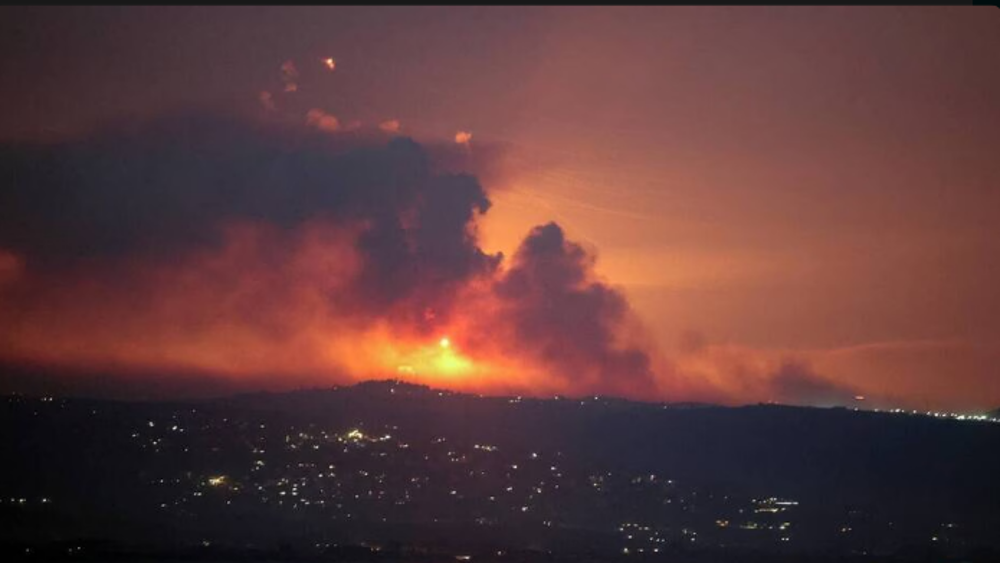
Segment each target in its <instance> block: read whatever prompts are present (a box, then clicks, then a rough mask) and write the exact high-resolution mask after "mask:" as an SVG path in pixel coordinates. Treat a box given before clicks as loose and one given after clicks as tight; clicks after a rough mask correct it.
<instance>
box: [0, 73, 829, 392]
mask: <svg viewBox="0 0 1000 563" xmlns="http://www.w3.org/2000/svg"><path fill="white" fill-rule="evenodd" d="M293 70H294V68H291V67H289V68H288V69H286V71H285V74H286V75H287V76H289V77H291V76H292V71H293ZM289 80H291V78H289ZM290 83H291V82H290ZM268 99H269V100H270V97H268ZM324 116H325V114H324ZM319 117H323V116H319ZM331 123H332V122H331ZM398 131H399V127H398V123H395V124H394V126H392V127H387V126H385V124H383V126H382V127H381V128H379V127H375V128H373V130H372V131H367V132H365V131H363V130H362V131H360V132H359V131H354V132H348V131H347V128H341V127H339V125H338V126H337V127H332V126H330V127H323V126H321V122H320V121H317V120H316V119H314V120H313V123H307V122H305V121H302V120H298V121H296V122H294V123H292V122H285V121H281V122H278V121H270V122H262V121H259V120H254V119H247V118H243V117H238V116H233V115H219V114H217V113H199V114H186V115H173V116H167V117H163V118H160V119H156V120H153V121H150V122H143V123H140V124H132V125H130V126H126V127H118V128H116V129H114V130H108V131H104V132H101V133H98V134H94V135H92V136H89V137H87V138H83V139H78V140H73V141H67V142H64V143H62V144H58V145H45V146H23V145H13V146H6V147H0V182H2V184H0V362H8V363H19V364H30V365H35V366H43V367H48V368H52V369H54V370H65V369H67V368H80V369H83V370H89V371H90V372H94V371H97V372H101V371H102V370H103V371H106V372H113V373H118V374H129V375H128V377H129V378H131V379H133V380H135V379H136V378H140V379H141V377H143V376H142V374H143V373H147V374H156V375H155V378H156V380H157V381H163V378H164V374H168V373H172V372H173V373H177V374H178V376H177V377H178V379H182V376H183V378H186V379H185V380H190V379H191V378H195V379H197V378H198V377H202V376H205V377H209V376H211V377H216V378H222V380H223V381H225V382H226V384H227V385H228V387H226V388H231V387H232V384H233V383H236V384H237V386H238V384H239V383H241V382H242V383H244V384H245V385H247V386H248V387H249V386H254V387H260V386H264V387H270V388H275V389H280V388H287V387H291V386H295V385H298V384H302V383H304V382H308V383H311V384H334V383H347V382H351V381H355V380H359V379H366V378H371V377H402V378H407V379H414V380H417V381H420V382H424V383H430V384H433V385H440V386H446V387H451V388H458V389H467V390H477V391H496V392H517V393H535V394H543V393H544V394H550V393H553V392H556V393H564V394H571V395H579V394H595V393H601V394H614V395H624V396H629V397H636V398H650V399H652V398H658V399H689V398H695V397H698V398H711V399H725V398H726V397H725V393H726V392H732V393H731V396H730V397H729V398H730V399H732V397H733V396H737V395H739V393H746V395H745V396H746V397H747V398H750V397H766V396H769V395H773V394H774V392H775V390H781V395H782V397H781V398H782V399H787V400H795V399H796V397H797V395H801V394H802V393H805V394H816V393H819V394H824V393H826V392H827V391H830V390H831V389H832V390H834V391H838V392H839V391H840V390H839V389H833V388H832V387H824V385H825V383H824V382H823V381H822V380H821V379H818V378H815V377H813V376H812V375H811V374H805V375H803V373H802V372H801V370H796V369H793V368H788V369H784V370H783V371H779V372H775V373H777V374H778V377H774V378H772V380H771V383H766V382H765V383H764V384H761V385H758V384H757V383H755V384H753V385H749V384H748V385H744V386H742V387H740V386H736V387H733V385H732V381H731V379H730V380H725V378H723V377H721V376H718V374H715V375H712V373H709V372H704V373H703V372H702V371H699V370H700V369H701V367H703V365H702V364H703V362H702V360H701V358H700V357H694V356H692V358H694V363H692V364H691V365H692V366H693V367H692V368H690V369H687V371H688V372H690V374H693V377H689V378H688V379H687V380H684V378H683V377H682V376H681V375H678V374H679V373H680V372H682V371H685V370H677V369H675V366H674V364H671V363H668V362H666V361H663V360H662V359H657V357H656V355H655V354H654V353H653V352H652V349H651V348H650V347H649V346H647V345H645V344H644V343H643V339H642V331H641V328H638V324H637V322H636V317H635V315H634V314H633V312H632V311H630V308H629V305H628V302H627V300H626V299H625V297H624V295H623V294H622V293H621V292H619V291H617V290H616V289H614V288H613V287H612V286H610V285H608V284H607V283H606V282H603V281H601V280H599V279H597V278H596V276H595V273H594V268H593V265H594V256H593V255H592V254H590V253H588V252H587V251H585V250H584V248H583V247H581V246H580V245H578V244H576V243H574V242H572V241H569V240H567V239H566V237H565V234H564V232H563V230H562V229H561V228H560V227H559V226H558V225H556V224H555V223H549V224H546V225H542V226H539V227H536V228H535V229H533V230H532V231H531V232H530V233H528V234H527V236H526V238H525V239H524V241H523V242H522V244H521V246H520V248H519V249H518V250H517V252H516V253H515V255H514V256H513V257H512V258H511V259H509V260H504V257H502V256H501V255H499V254H497V255H491V254H488V253H486V252H484V251H483V250H482V248H480V246H479V239H478V234H477V231H476V226H477V220H478V218H479V217H481V216H482V215H483V214H485V213H487V212H488V211H489V209H490V205H491V202H490V199H489V197H488V193H487V191H486V190H485V189H484V187H483V185H482V184H481V183H480V181H479V180H477V177H479V178H486V181H487V182H489V181H490V180H491V179H492V178H495V177H496V176H497V175H498V170H499V167H498V164H497V163H498V162H499V161H500V160H501V159H500V158H499V156H501V153H502V151H498V149H497V147H491V146H490V145H488V144H483V145H478V146H477V147H476V148H475V150H470V149H469V136H465V137H463V140H459V139H458V137H456V141H458V142H457V143H456V142H451V140H450V139H449V140H447V141H446V142H442V143H438V144H430V145H425V146H422V145H420V144H418V143H416V142H414V141H413V140H411V139H408V138H405V137H400V136H398ZM473 173H474V174H475V175H473ZM691 353H692V354H697V353H700V352H697V351H695V350H693V351H692V352H691ZM682 359H683V358H682ZM716 359H717V358H716ZM723 359H724V357H723ZM713 361H715V360H713ZM699 362H702V363H699ZM744 364H745V362H743V363H740V365H741V366H742V365H744ZM741 369H742V368H741ZM12 373H13V372H12ZM18 373H33V372H31V370H28V371H24V370H22V371H20V372H18ZM713 373H714V372H713ZM734 373H742V372H741V371H740V370H736V371H735V372H734ZM149 377H150V378H152V376H149ZM713 378H714V379H713ZM151 381H152V379H151ZM755 381H756V380H755ZM770 384H773V385H772V386H771V387H768V385H770ZM803 386H805V387H803ZM206 388H207V386H206ZM737 400H740V399H737Z"/></svg>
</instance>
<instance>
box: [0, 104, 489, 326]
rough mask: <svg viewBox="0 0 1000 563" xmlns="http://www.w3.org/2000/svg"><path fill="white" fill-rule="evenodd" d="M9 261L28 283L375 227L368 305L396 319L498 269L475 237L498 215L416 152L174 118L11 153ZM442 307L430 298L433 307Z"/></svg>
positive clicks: (235, 121)
mask: <svg viewBox="0 0 1000 563" xmlns="http://www.w3.org/2000/svg"><path fill="white" fill-rule="evenodd" d="M0 181H2V189H0V248H5V249H7V250H10V251H13V252H15V253H17V254H19V255H21V256H23V257H25V259H26V265H27V267H28V268H29V270H31V269H34V270H56V271H58V270H59V269H60V268H63V267H65V266H67V265H70V264H72V263H78V262H80V261H81V260H85V259H107V260H120V259H123V258H130V257H139V256H141V257H146V258H148V257H152V258H153V259H159V260H167V259H170V258H171V257H173V256H175V255H178V254H181V253H183V252H186V251H189V250H191V249H196V248H205V247H211V246H214V245H219V244H221V240H222V239H221V237H222V231H221V229H220V227H221V226H222V225H224V224H226V222H228V221H234V220H250V221H256V222H261V223H265V224H268V225H271V226H274V227H278V228H280V229H293V228H295V227H297V226H300V225H302V224H303V223H305V222H307V221H310V220H324V221H331V222H335V223H345V224H363V225H365V226H366V227H367V228H366V230H365V232H364V233H363V234H362V236H361V239H360V240H359V242H358V247H359V250H360V251H361V253H362V255H363V264H364V269H363V271H362V272H361V275H360V278H359V283H358V288H357V292H355V293H354V295H352V300H353V301H357V300H358V299H359V298H362V300H363V301H364V302H366V303H371V304H374V305H379V306H387V305H390V304H392V303H395V302H399V301H404V300H406V299H408V298H411V297H413V296H415V295H416V294H419V293H427V291H426V289H427V288H429V287H433V288H437V290H446V289H447V288H448V287H449V286H450V285H454V284H459V283H462V282H463V281H464V280H466V279H468V278H470V277H473V276H476V275H481V274H488V273H490V272H492V270H493V269H494V268H495V267H496V265H497V263H498V261H499V257H495V256H488V255H486V254H484V253H483V252H482V251H481V250H480V249H479V248H478V246H477V245H476V241H475V239H474V237H473V236H472V235H471V233H470V232H469V228H470V225H471V223H472V221H473V219H474V217H475V216H476V215H478V214H481V213H485V212H486V211H487V210H488V209H489V207H490V201H489V199H488V198H487V196H486V193H485V191H484V190H483V188H482V187H481V186H480V185H479V183H478V182H477V181H476V179H475V178H474V177H471V176H467V175H456V174H449V173H436V172H435V171H433V170H432V168H431V161H430V159H429V157H428V155H427V152H426V151H425V150H424V149H423V148H422V147H421V146H420V145H418V144H417V143H415V142H413V141H412V140H410V139H406V138H393V139H388V138H386V137H382V138H378V139H367V140H362V139H358V138H356V137H355V138H351V139H349V140H345V139H343V138H340V137H337V136H336V135H328V134H324V133H320V132H314V131H309V130H307V129H305V128H301V127H300V128H297V129H295V128H288V127H280V126H275V125H273V124H270V125H268V124H264V123H260V122H254V121H249V120H245V119H240V118H237V117H231V116H220V115H209V114H194V115H184V116H171V117H167V118H162V119H159V120H156V121H153V122H150V123H144V124H141V125H140V126H138V127H132V128H118V129H116V130H115V131H112V132H105V133H103V134H99V135H95V136H93V137H92V138H89V139H85V140H83V141H79V142H72V143H66V144H62V145H56V146H47V147H33V148H23V147H4V148H0ZM425 298H429V296H425Z"/></svg>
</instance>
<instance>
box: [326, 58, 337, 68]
mask: <svg viewBox="0 0 1000 563" xmlns="http://www.w3.org/2000/svg"><path fill="white" fill-rule="evenodd" d="M323 64H324V65H326V68H328V69H330V70H333V69H334V68H336V67H337V62H336V61H334V60H333V59H332V58H330V57H327V58H325V59H323Z"/></svg>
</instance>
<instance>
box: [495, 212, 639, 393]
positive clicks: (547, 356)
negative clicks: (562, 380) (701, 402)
mask: <svg viewBox="0 0 1000 563" xmlns="http://www.w3.org/2000/svg"><path fill="white" fill-rule="evenodd" d="M592 262H593V258H592V257H591V256H589V255H588V254H587V253H586V252H584V250H583V248H582V247H580V246H579V245H577V244H575V243H573V242H571V241H567V240H566V238H565V236H564V235H563V231H562V229H561V228H559V226H558V225H556V224H555V223H549V224H547V225H543V226H540V227H536V228H535V229H534V230H532V231H531V233H530V234H529V235H528V237H527V238H526V239H525V240H524V242H523V243H522V244H521V247H520V249H519V250H518V251H517V254H515V256H514V261H513V264H512V265H511V267H510V269H509V270H508V271H507V272H506V273H505V274H504V276H503V278H502V279H500V280H499V281H498V282H497V284H496V294H497V296H498V297H499V298H500V301H501V302H502V303H503V305H504V308H503V310H504V315H503V318H504V320H505V322H509V323H510V326H511V327H512V328H513V330H514V331H515V333H516V334H517V337H518V338H517V341H518V342H520V343H521V345H522V346H523V347H524V350H525V352H526V353H532V354H536V355H537V356H538V357H540V358H542V359H543V360H544V361H545V363H546V364H547V365H550V366H558V370H557V371H558V372H559V373H561V374H565V377H567V378H571V379H572V382H573V385H572V387H573V388H575V389H578V390H580V391H582V392H586V391H587V390H597V391H604V392H612V393H615V394H630V393H631V394H635V393H643V394H646V395H647V396H649V395H652V394H653V392H654V390H655V385H654V383H655V382H654V378H653V373H652V369H651V361H650V358H649V354H648V353H647V352H646V351H645V350H642V349H640V348H636V347H628V346H626V347H622V346H620V345H619V343H618V342H617V339H618V337H619V335H620V334H621V331H622V327H623V326H624V325H625V323H627V321H628V314H629V310H628V303H627V302H626V300H625V297H624V295H622V294H621V293H619V292H618V291H615V290H614V289H613V288H611V287H609V286H608V285H606V284H604V283H600V282H598V281H594V280H593V279H591V276H592V271H593V263H592Z"/></svg>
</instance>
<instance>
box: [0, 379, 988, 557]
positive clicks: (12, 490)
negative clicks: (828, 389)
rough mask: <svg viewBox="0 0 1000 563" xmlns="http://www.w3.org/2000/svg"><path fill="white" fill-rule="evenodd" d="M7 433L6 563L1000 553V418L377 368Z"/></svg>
mask: <svg viewBox="0 0 1000 563" xmlns="http://www.w3.org/2000/svg"><path fill="white" fill-rule="evenodd" d="M0 433H2V436H0V460H2V461H0V463H2V465H0V467H2V469H0V557H2V558H3V559H4V560H10V559H27V560H54V559H65V560H92V561H98V560H99V561H115V560H123V561H124V560H127V561H139V560H149V561H153V560H158V561H169V560H204V561H223V560H232V561H238V560H255V561H256V560H302V561H372V562H376V561H385V562H389V561H413V562H424V561H426V562H432V561H433V562H442V561H465V560H472V561H496V562H498V563H499V562H520V561H567V562H569V561H612V560H615V561H635V560H643V561H645V560H649V561H673V562H684V561H691V562H695V561H697V562H703V561H704V562H725V561H734V562H736V561H741V562H742V561H762V562H763V561H769V562H781V561H996V560H1000V552H998V551H997V550H998V549H1000V424H997V423H996V422H994V421H970V420H963V421H959V420H939V419H935V418H933V417H928V416H922V415H906V414H897V413H876V412H864V411H855V410H850V409H815V408H798V407H784V406H775V405H760V406H749V407H741V408H725V407H713V406H700V405H659V404H649V403H636V402H628V401H621V400H615V399H603V398H589V399H586V400H579V399H548V400H536V399H527V398H525V399H519V398H484V397H477V396H471V395H460V394H454V393H448V392H439V391H436V390H431V389H428V388H424V387H418V386H413V385H407V384H402V383H397V382H373V383H366V384H361V385H358V386H354V387H349V388H339V389H332V390H313V391H301V392H295V393H288V394H256V395H241V396H237V397H233V398H229V399H219V400H208V401H190V402H183V403H148V402H146V403H139V402H132V403H129V402H113V401H96V400H83V399H59V398H49V397H42V398H27V397H20V396H10V397H7V398H4V399H3V403H2V405H0Z"/></svg>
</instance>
